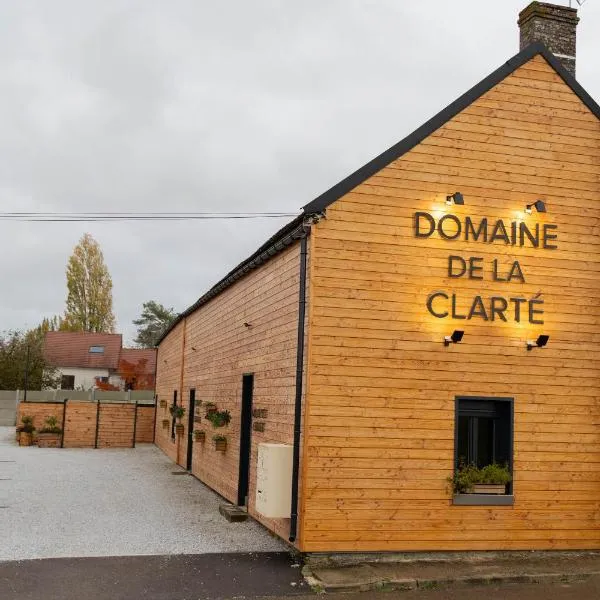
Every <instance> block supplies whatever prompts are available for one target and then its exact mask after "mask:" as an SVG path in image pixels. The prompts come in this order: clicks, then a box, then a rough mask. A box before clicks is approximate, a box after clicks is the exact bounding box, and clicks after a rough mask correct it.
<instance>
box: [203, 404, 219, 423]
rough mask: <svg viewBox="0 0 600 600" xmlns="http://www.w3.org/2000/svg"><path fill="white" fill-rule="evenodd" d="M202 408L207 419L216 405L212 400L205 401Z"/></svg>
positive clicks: (214, 410)
mask: <svg viewBox="0 0 600 600" xmlns="http://www.w3.org/2000/svg"><path fill="white" fill-rule="evenodd" d="M204 409H205V410H206V418H207V419H208V416H209V415H211V414H212V413H214V412H216V411H217V405H216V404H215V403H214V402H207V403H206V404H205V405H204Z"/></svg>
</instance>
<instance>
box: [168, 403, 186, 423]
mask: <svg viewBox="0 0 600 600" xmlns="http://www.w3.org/2000/svg"><path fill="white" fill-rule="evenodd" d="M169 412H170V413H171V416H173V417H175V419H177V420H178V421H181V419H183V417H184V415H185V408H184V407H183V406H178V405H177V404H171V406H169Z"/></svg>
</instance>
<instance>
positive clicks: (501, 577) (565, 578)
mask: <svg viewBox="0 0 600 600" xmlns="http://www.w3.org/2000/svg"><path fill="white" fill-rule="evenodd" d="M365 566H368V565H365ZM302 574H303V576H304V579H305V581H306V583H307V584H308V585H309V586H310V587H311V588H312V589H313V591H317V592H367V591H377V590H385V591H394V590H398V591H400V590H415V589H434V588H437V587H443V586H448V585H461V584H462V585H492V584H518V583H520V584H524V583H525V584H526V583H530V584H543V583H576V582H582V581H586V580H587V579H589V578H590V577H597V576H600V570H590V571H586V572H579V573H573V572H570V573H565V572H553V573H519V574H507V573H500V572H499V573H489V574H485V575H483V574H478V575H472V576H471V575H467V576H460V577H440V578H439V579H438V578H423V579H421V578H398V579H396V578H394V577H370V576H368V575H367V574H366V573H365V577H364V578H363V579H362V580H360V579H359V578H352V579H349V580H348V581H339V582H336V583H333V582H325V581H323V580H321V579H320V578H319V577H317V576H315V574H314V573H313V572H312V571H311V569H310V568H309V567H304V569H303V570H302Z"/></svg>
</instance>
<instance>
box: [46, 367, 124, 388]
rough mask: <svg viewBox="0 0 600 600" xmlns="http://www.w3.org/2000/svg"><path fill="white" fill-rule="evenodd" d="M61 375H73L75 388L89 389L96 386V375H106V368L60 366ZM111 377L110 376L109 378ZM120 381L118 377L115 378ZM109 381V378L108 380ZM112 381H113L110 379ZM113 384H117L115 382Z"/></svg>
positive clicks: (107, 374)
mask: <svg viewBox="0 0 600 600" xmlns="http://www.w3.org/2000/svg"><path fill="white" fill-rule="evenodd" d="M58 371H59V372H60V373H61V375H73V376H75V386H74V387H75V389H76V390H77V389H81V388H83V389H84V390H89V389H91V388H93V387H95V386H96V377H108V376H109V373H108V369H82V368H79V367H60V368H59V369H58ZM111 379H112V378H111ZM117 379H119V381H120V378H117ZM109 381H110V380H109ZM110 383H113V381H110ZM114 385H117V384H116V383H115V384H114Z"/></svg>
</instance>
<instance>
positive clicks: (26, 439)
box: [19, 415, 35, 446]
mask: <svg viewBox="0 0 600 600" xmlns="http://www.w3.org/2000/svg"><path fill="white" fill-rule="evenodd" d="M21 423H22V425H21V427H20V432H19V446H31V444H32V443H33V432H34V431H35V427H34V426H33V417H29V416H27V415H24V416H22V417H21Z"/></svg>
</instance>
